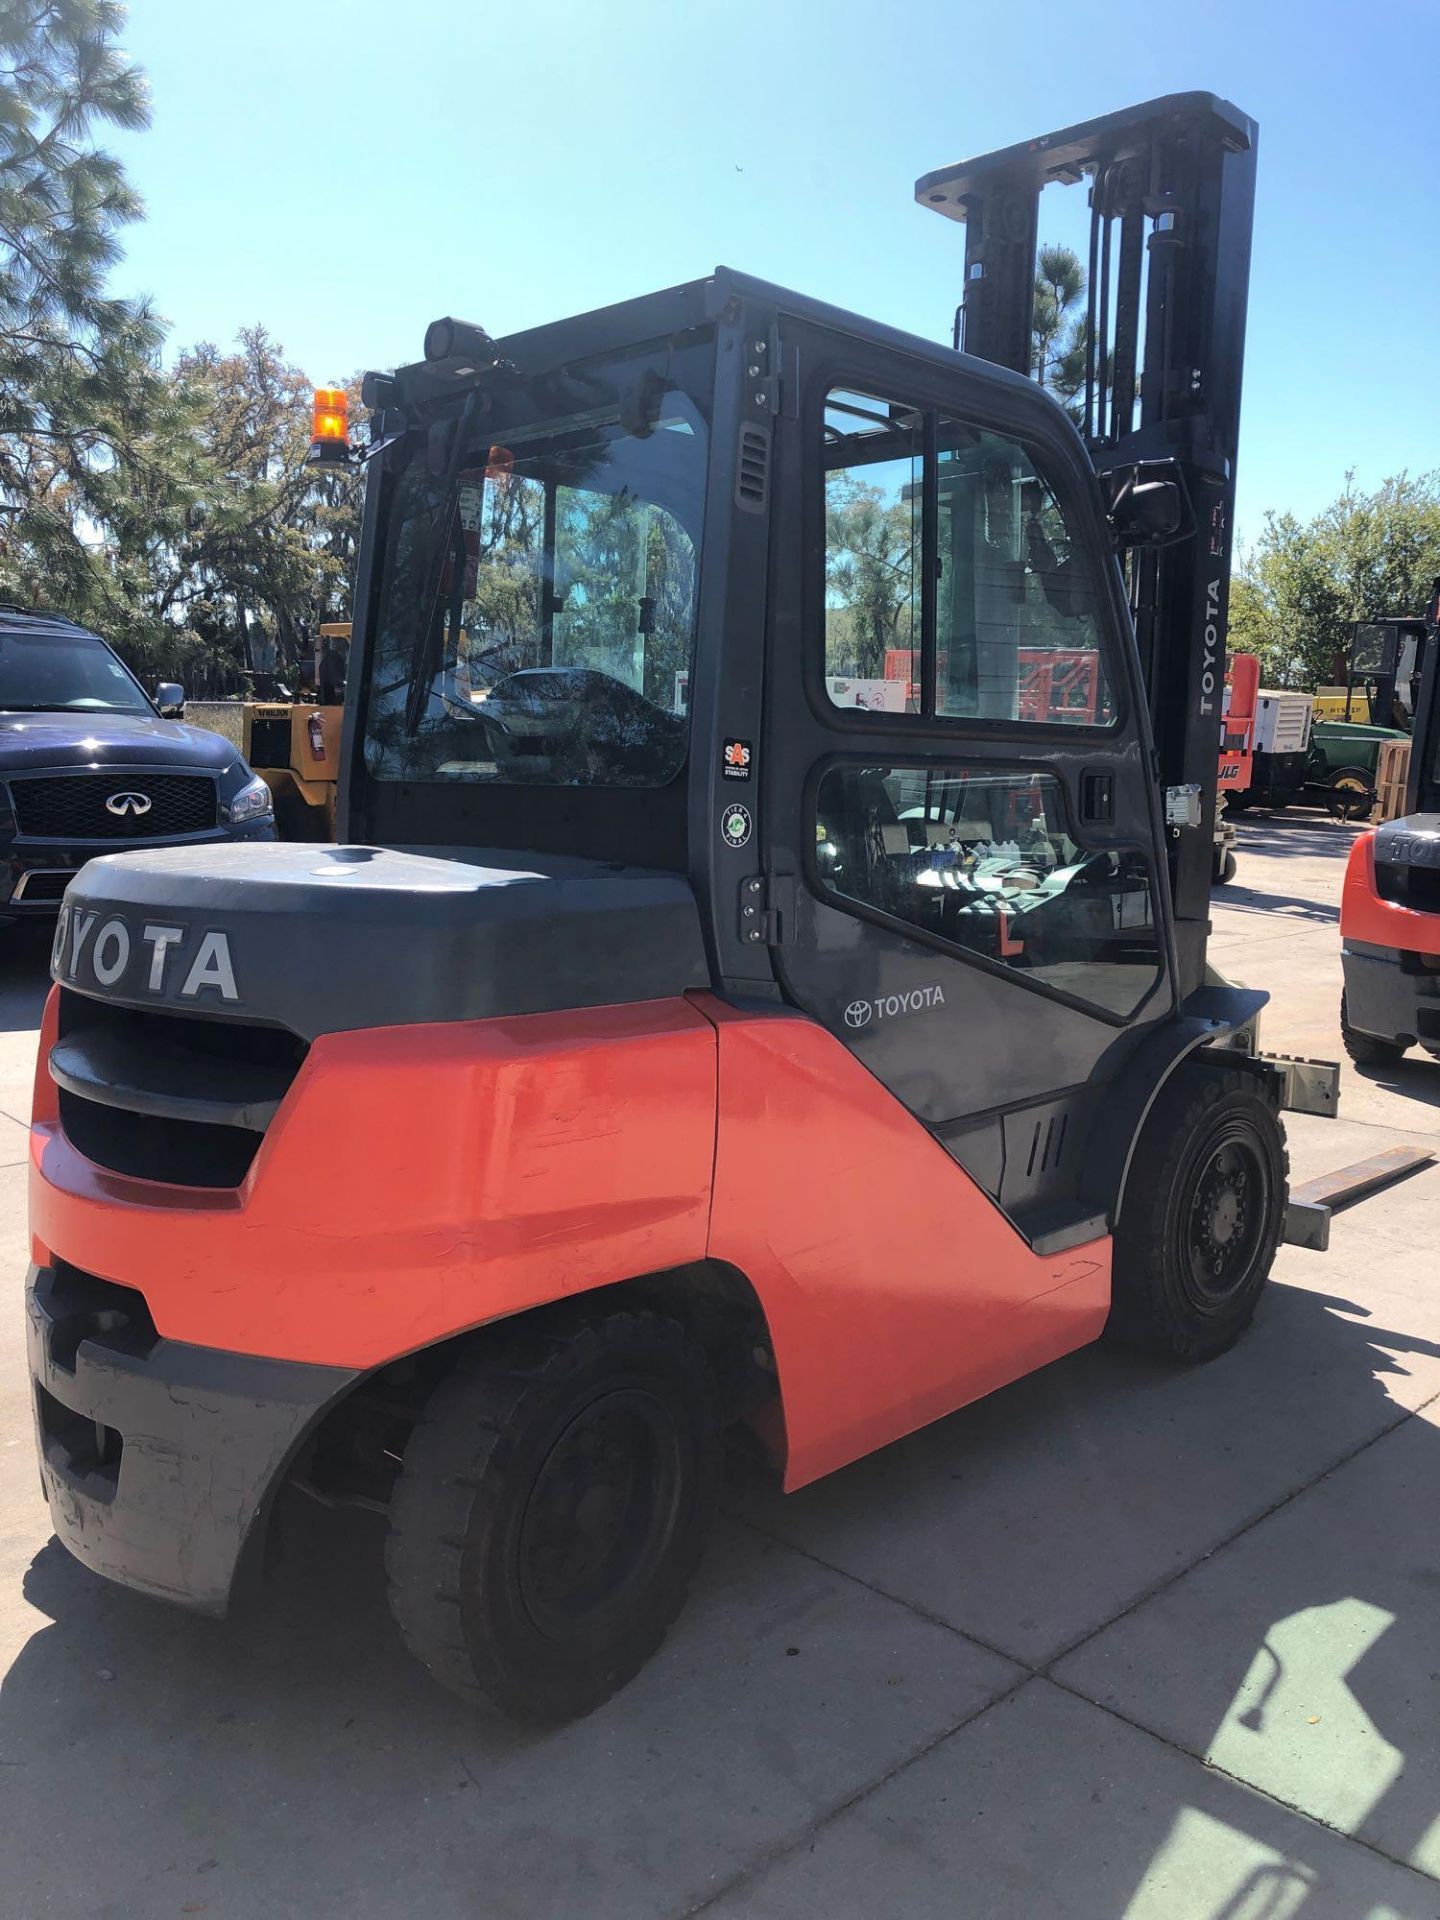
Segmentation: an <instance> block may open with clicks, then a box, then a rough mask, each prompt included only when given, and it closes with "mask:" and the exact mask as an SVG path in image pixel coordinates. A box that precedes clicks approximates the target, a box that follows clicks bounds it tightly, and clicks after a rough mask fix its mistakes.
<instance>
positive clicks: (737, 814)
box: [720, 802, 750, 847]
mask: <svg viewBox="0 0 1440 1920" xmlns="http://www.w3.org/2000/svg"><path fill="white" fill-rule="evenodd" d="M720 837H721V839H722V840H723V841H724V842H725V844H726V846H727V847H743V846H746V845H747V844H748V843H749V839H750V809H749V808H748V807H742V806H740V805H739V803H738V802H737V803H736V804H735V805H734V806H730V807H726V809H725V811H724V812H723V813H722V814H721V816H720Z"/></svg>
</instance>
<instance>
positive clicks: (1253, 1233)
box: [1186, 1129, 1266, 1307]
mask: <svg viewBox="0 0 1440 1920" xmlns="http://www.w3.org/2000/svg"><path fill="white" fill-rule="evenodd" d="M1265 1192H1266V1183H1265V1176H1264V1169H1263V1166H1262V1164H1261V1161H1260V1159H1259V1156H1258V1154H1257V1151H1256V1148H1255V1146H1254V1143H1253V1142H1252V1141H1251V1140H1250V1138H1249V1137H1248V1135H1245V1134H1242V1133H1238V1132H1237V1131H1235V1130H1233V1129H1227V1130H1226V1131H1225V1132H1224V1133H1223V1134H1221V1136H1220V1137H1219V1138H1218V1139H1216V1140H1215V1141H1213V1142H1212V1143H1211V1144H1210V1146H1209V1149H1208V1151H1207V1152H1206V1153H1205V1154H1204V1156H1203V1157H1202V1159H1201V1160H1200V1163H1199V1165H1198V1167H1197V1169H1196V1171H1195V1173H1194V1175H1193V1176H1192V1183H1191V1188H1190V1204H1189V1207H1188V1210H1187V1214H1188V1218H1187V1234H1186V1238H1187V1243H1188V1244H1187V1248H1186V1252H1187V1256H1188V1257H1187V1260H1186V1266H1187V1268H1188V1271H1189V1274H1190V1278H1191V1283H1192V1286H1193V1287H1194V1290H1195V1293H1196V1295H1197V1297H1198V1299H1199V1300H1200V1301H1201V1303H1202V1304H1204V1305H1206V1306H1212V1307H1213V1306H1215V1305H1218V1304H1219V1303H1220V1302H1221V1301H1222V1300H1224V1299H1226V1298H1227V1297H1228V1296H1229V1295H1230V1294H1232V1293H1234V1292H1235V1291H1236V1289H1237V1288H1239V1287H1240V1286H1242V1285H1243V1284H1244V1282H1245V1280H1246V1279H1247V1277H1248V1275H1249V1273H1250V1270H1251V1267H1252V1265H1253V1263H1254V1260H1255V1258H1256V1255H1257V1253H1258V1251H1259V1245H1260V1239H1261V1234H1262V1230H1263V1226H1264V1220H1265Z"/></svg>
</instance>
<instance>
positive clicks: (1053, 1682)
mask: <svg viewBox="0 0 1440 1920" xmlns="http://www.w3.org/2000/svg"><path fill="white" fill-rule="evenodd" d="M1035 1677H1036V1679H1037V1680H1044V1681H1045V1682H1046V1683H1047V1684H1048V1685H1050V1686H1052V1687H1056V1688H1058V1689H1059V1691H1060V1692H1061V1693H1065V1694H1068V1695H1069V1696H1070V1698H1071V1699H1072V1700H1078V1701H1079V1702H1080V1704H1081V1705H1082V1706H1086V1707H1094V1708H1095V1709H1096V1710H1097V1711H1098V1712H1100V1713H1106V1714H1109V1716H1110V1718H1111V1719H1112V1720H1118V1721H1119V1722H1120V1723H1121V1725H1122V1726H1126V1727H1129V1728H1130V1729H1131V1730H1132V1731H1133V1732H1135V1733H1141V1734H1144V1735H1145V1737H1146V1738H1147V1739H1150V1740H1155V1741H1158V1742H1159V1744H1160V1745H1161V1746H1162V1747H1167V1748H1168V1749H1169V1750H1170V1752H1171V1753H1174V1754H1178V1755H1179V1756H1180V1758H1181V1759H1184V1760H1192V1761H1194V1762H1195V1764H1196V1765H1197V1766H1201V1767H1203V1768H1204V1769H1205V1771H1206V1773H1212V1774H1214V1775H1215V1777H1216V1778H1217V1779H1220V1780H1228V1781H1229V1782H1230V1784H1231V1786H1234V1787H1240V1788H1241V1789H1242V1790H1243V1791H1244V1792H1246V1793H1253V1794H1254V1795H1255V1797H1256V1799H1258V1800H1267V1801H1269V1803H1270V1805H1271V1806H1272V1807H1279V1808H1281V1809H1282V1810H1283V1811H1284V1812H1286V1813H1289V1814H1293V1815H1294V1816H1295V1817H1296V1818H1297V1819H1299V1820H1303V1821H1304V1822H1305V1824H1306V1825H1307V1826H1310V1827H1315V1828H1317V1829H1318V1830H1319V1831H1320V1832H1321V1833H1329V1834H1333V1835H1334V1836H1335V1838H1336V1839H1337V1840H1345V1841H1348V1842H1349V1843H1350V1844H1351V1845H1352V1846H1356V1847H1363V1848H1364V1849H1365V1851H1366V1852H1367V1853H1373V1854H1374V1855H1375V1856H1376V1857H1377V1858H1378V1859H1381V1860H1385V1861H1388V1863H1389V1864H1390V1865H1391V1866H1392V1867H1400V1868H1402V1869H1403V1870H1404V1871H1405V1872H1406V1873H1413V1874H1414V1875H1415V1877H1416V1879H1417V1880H1423V1881H1424V1882H1425V1884H1426V1886H1434V1885H1436V1884H1437V1880H1440V1876H1437V1875H1434V1874H1430V1873H1427V1872H1426V1871H1425V1869H1424V1868H1423V1867H1417V1866H1416V1865H1415V1864H1414V1862H1413V1861H1410V1860H1403V1859H1401V1857H1400V1856H1399V1855H1398V1854H1394V1853H1387V1852H1386V1851H1385V1849H1384V1847H1382V1846H1378V1845H1377V1844H1376V1843H1375V1841H1373V1840H1367V1839H1366V1838H1365V1836H1364V1835H1363V1834H1359V1833H1347V1832H1346V1830H1345V1829H1344V1827H1335V1826H1332V1825H1331V1824H1330V1822H1329V1821H1328V1820H1322V1819H1321V1818H1320V1817H1319V1815H1318V1814H1314V1813H1310V1812H1309V1811H1307V1809H1306V1808H1304V1807H1302V1806H1299V1805H1297V1804H1296V1802H1295V1801H1293V1800H1286V1799H1285V1798H1284V1797H1283V1796H1282V1795H1280V1794H1278V1793H1272V1792H1271V1791H1270V1789H1269V1788H1268V1787H1261V1786H1257V1785H1256V1784H1255V1782H1254V1781H1253V1780H1247V1779H1246V1778H1245V1777H1244V1775H1243V1774H1239V1773H1231V1771H1230V1770H1229V1768H1228V1767H1222V1766H1220V1765H1219V1764H1218V1763H1217V1762H1216V1761H1214V1760H1211V1759H1209V1758H1208V1757H1207V1756H1206V1755H1205V1754H1203V1753H1197V1752H1196V1750H1195V1748H1194V1747H1187V1746H1186V1745H1185V1744H1184V1742H1183V1741H1181V1740H1173V1739H1172V1738H1171V1737H1170V1735H1169V1734H1168V1733H1162V1732H1160V1730H1159V1729H1158V1728H1156V1727H1151V1726H1147V1725H1146V1723H1145V1722H1144V1721H1143V1720H1136V1719H1133V1718H1132V1717H1131V1715H1129V1714H1128V1713H1123V1712H1122V1711H1121V1710H1120V1708H1119V1707H1112V1706H1111V1705H1110V1703H1109V1702H1108V1701H1106V1700H1096V1699H1093V1698H1092V1697H1091V1695H1090V1694H1088V1693H1086V1692H1085V1691H1084V1689H1083V1688H1081V1687H1077V1686H1075V1685H1074V1684H1073V1683H1072V1682H1071V1681H1068V1680H1061V1679H1060V1678H1059V1677H1058V1676H1057V1675H1056V1674H1053V1673H1042V1674H1037V1675H1036V1676H1035Z"/></svg>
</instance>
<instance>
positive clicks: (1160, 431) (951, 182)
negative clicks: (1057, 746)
mask: <svg viewBox="0 0 1440 1920" xmlns="http://www.w3.org/2000/svg"><path fill="white" fill-rule="evenodd" d="M1256 141H1257V129H1256V126H1255V123H1254V121H1253V120H1251V119H1249V118H1248V116H1247V115H1245V114H1243V113H1241V112H1240V111H1239V110H1238V109H1237V108H1235V107H1233V106H1231V105H1230V104H1229V103H1228V102H1227V101H1224V100H1220V99H1218V98H1216V96H1215V95H1213V94H1208V93H1180V94H1170V95H1168V96H1166V97H1165V98H1163V99H1159V100H1152V101H1149V102H1147V103H1146V104H1145V105H1143V106H1138V107H1132V108H1128V109H1126V110H1125V111H1124V112H1121V113H1112V114H1107V115H1105V116H1103V117H1102V118H1100V119H1098V120H1090V121H1086V122H1084V123H1083V124H1081V125H1079V126H1074V127H1068V128H1066V129H1065V130H1064V131H1062V132H1059V133H1053V134H1049V135H1046V136H1044V137H1042V138H1040V139H1036V140H1029V141H1026V142H1024V143H1023V144H1021V145H1019V146H1014V147H1007V148H1004V149H1002V150H1001V151H999V152H996V153H990V154H985V155H983V156H981V157H980V158H978V159H975V160H966V161H962V162H961V163H960V164H959V165H957V166H951V167H942V168H940V169H939V170H938V171H936V172H934V173H927V174H925V175H924V176H923V177H922V178H921V179H920V180H919V181H917V182H916V187H915V197H916V199H917V200H918V201H919V202H920V204H921V205H922V206H926V207H931V208H933V209H934V211H935V212H937V213H942V214H944V215H946V217H947V218H949V219H952V220H960V221H963V222H964V223H965V227H966V239H965V281H964V299H963V302H962V304H961V308H960V311H959V313H958V314H957V316H956V318H957V329H956V331H957V345H960V346H962V347H963V349H964V351H965V352H966V353H969V354H974V355H977V356H978V357H979V358H981V359H984V360H990V361H994V362H995V363H996V364H997V365H999V366H1003V367H1009V368H1011V369H1013V370H1014V371H1015V372H1017V373H1021V374H1027V375H1028V374H1030V373H1031V372H1032V362H1033V354H1034V336H1033V319H1034V303H1035V270H1036V262H1037V252H1038V244H1039V241H1038V235H1039V201H1040V193H1041V190H1042V188H1044V187H1046V186H1048V185H1049V184H1051V183H1052V182H1056V183H1060V184H1062V185H1074V184H1075V183H1076V182H1078V181H1080V180H1082V179H1088V180H1089V181H1090V242H1089V271H1088V278H1087V308H1086V316H1085V331H1084V346H1085V379H1084V389H1083V392H1082V393H1080V394H1078V395H1077V397H1076V403H1075V405H1076V411H1077V421H1078V424H1079V426H1080V430H1081V432H1082V434H1083V436H1084V438H1085V441H1086V444H1087V446H1088V448H1089V450H1090V455H1091V459H1092V460H1093V462H1094V465H1095V469H1096V473H1097V475H1098V477H1099V479H1100V482H1101V485H1102V487H1103V488H1104V489H1105V491H1106V493H1107V495H1108V497H1109V498H1111V499H1112V500H1113V499H1115V498H1117V497H1118V496H1119V495H1120V494H1121V493H1122V492H1123V491H1125V490H1127V489H1129V488H1132V487H1135V486H1137V485H1141V484H1144V483H1146V482H1150V481H1156V480H1164V479H1169V480H1172V481H1173V482H1174V483H1175V484H1176V486H1177V487H1178V489H1179V496H1180V503H1181V511H1180V518H1179V523H1178V525H1176V526H1175V527H1174V529H1173V533H1172V536H1171V538H1170V539H1169V540H1168V542H1166V543H1165V544H1159V545H1157V544H1150V545H1146V546H1144V547H1141V548H1139V549H1137V550H1136V551H1134V552H1132V553H1131V554H1130V555H1129V556H1128V561H1127V566H1126V584H1127V588H1128V593H1129V598H1130V605H1131V610H1132V613H1133V615H1134V620H1135V630H1136V639H1137V642H1138V645H1139V649H1140V658H1141V663H1142V666H1143V669H1144V674H1145V681H1146V685H1147V689H1148V694H1149V703H1150V715H1151V725H1152V731H1153V736H1154V741H1155V755H1156V763H1155V774H1156V778H1157V781H1158V783H1159V785H1160V787H1161V789H1162V792H1163V794H1164V803H1165V818H1166V822H1167V825H1168V827H1169V853H1170V860H1169V866H1170V885H1171V893H1172V898H1173V902H1174V912H1175V943H1176V954H1177V959H1178V963H1179V970H1180V980H1179V987H1180V990H1181V993H1182V994H1184V993H1188V992H1190V991H1191V990H1192V989H1193V988H1195V987H1197V986H1199V985H1200V984H1201V982H1202V980H1203V978H1204V973H1205V943H1206V936H1207V934H1208V931H1209V900H1210V882H1211V867H1212V859H1213V853H1212V846H1211V841H1212V836H1213V831H1214V818H1215V776H1216V748H1217V744H1218V742H1219V738H1220V730H1221V716H1222V702H1223V694H1224V685H1225V667H1226V654H1225V641H1226V627H1227V617H1228V607H1229V591H1230V550H1231V538H1232V522H1233V514H1234V500H1235V459H1236V450H1237V444H1238V440H1239V428H1240V378H1241V370H1242V364H1243V359H1244V346H1245V315H1246V306H1247V300H1248V290H1249V278H1250V240H1251V228H1252V224H1253V214H1254V201H1255V155H1256Z"/></svg>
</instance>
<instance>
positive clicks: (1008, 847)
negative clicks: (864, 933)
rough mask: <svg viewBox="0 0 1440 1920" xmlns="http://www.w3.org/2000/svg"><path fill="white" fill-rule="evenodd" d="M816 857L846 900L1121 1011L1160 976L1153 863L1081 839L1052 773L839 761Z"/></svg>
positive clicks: (820, 810)
mask: <svg viewBox="0 0 1440 1920" xmlns="http://www.w3.org/2000/svg"><path fill="white" fill-rule="evenodd" d="M815 861H816V868H817V871H818V877H819V880H820V883H821V886H822V888H824V889H825V890H826V891H828V892H830V893H832V894H836V895H838V896H839V897H840V898H841V899H842V900H844V901H847V902H853V903H855V904H857V905H859V906H861V907H864V908H868V909H869V910H870V911H871V912H872V913H879V914H883V915H884V916H885V917H886V918H888V919H891V920H896V921H901V922H903V923H905V924H906V925H907V926H910V927H913V928H916V929H918V930H919V931H921V932H922V933H924V934H926V935H928V936H929V937H930V938H931V939H933V940H938V941H943V942H944V943H945V944H946V945H947V946H950V947H953V948H958V949H960V950H961V951H963V952H965V953H968V954H971V955H975V956H978V957H980V958H982V959H985V960H988V961H991V962H993V963H995V964H997V965H1000V966H1003V967H1006V968H1009V969H1010V970H1011V971H1012V972H1014V973H1015V974H1017V975H1019V976H1021V977H1023V978H1026V979H1029V980H1031V981H1033V982H1036V983H1038V984H1040V985H1043V986H1046V987H1051V988H1054V989H1056V990H1057V991H1059V992H1062V993H1066V994H1069V995H1071V996H1073V997H1074V998H1076V999H1079V1000H1084V1001H1088V1002H1090V1003H1091V1004H1092V1005H1094V1006H1096V1007H1100V1008H1103V1009H1104V1010H1105V1011H1106V1012H1107V1013H1111V1014H1115V1015H1118V1016H1120V1017H1121V1018H1126V1017H1128V1016H1129V1015H1130V1014H1132V1013H1133V1012H1134V1011H1135V1010H1136V1008H1137V1007H1138V1006H1139V1004H1140V1002H1141V1001H1142V1000H1143V999H1144V998H1145V996H1146V995H1147V994H1148V993H1149V992H1150V990H1151V988H1152V987H1153V986H1154V985H1155V983H1156V981H1157V980H1158V979H1159V977H1160V971H1161V963H1160V944H1159V937H1158V935H1157V932H1156V910H1155V901H1154V896H1153V890H1152V885H1151V880H1150V874H1149V868H1148V866H1147V863H1146V861H1145V859H1144V858H1143V856H1142V855H1141V854H1139V853H1138V852H1130V851H1128V850H1121V851H1104V852H1088V851H1087V850H1086V849H1084V848H1082V847H1080V846H1079V845H1077V843H1076V842H1075V841H1074V840H1073V839H1072V838H1071V836H1070V834H1069V832H1068V830H1067V826H1066V821H1065V811H1064V796H1063V794H1062V791H1061V786H1060V782H1059V781H1058V780H1057V779H1056V778H1055V776H1054V775H1053V774H1049V773H1026V772H1013V771H999V770H996V769H994V768H987V767H984V766H981V765H975V766H964V765H946V766H935V765H928V766H921V765H915V766H853V765H850V766H838V767H832V768H830V770H829V771H828V772H827V773H826V774H825V776H824V778H823V779H822V781H821V783H820V791H819V794H818V797H817V802H816V823H815Z"/></svg>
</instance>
